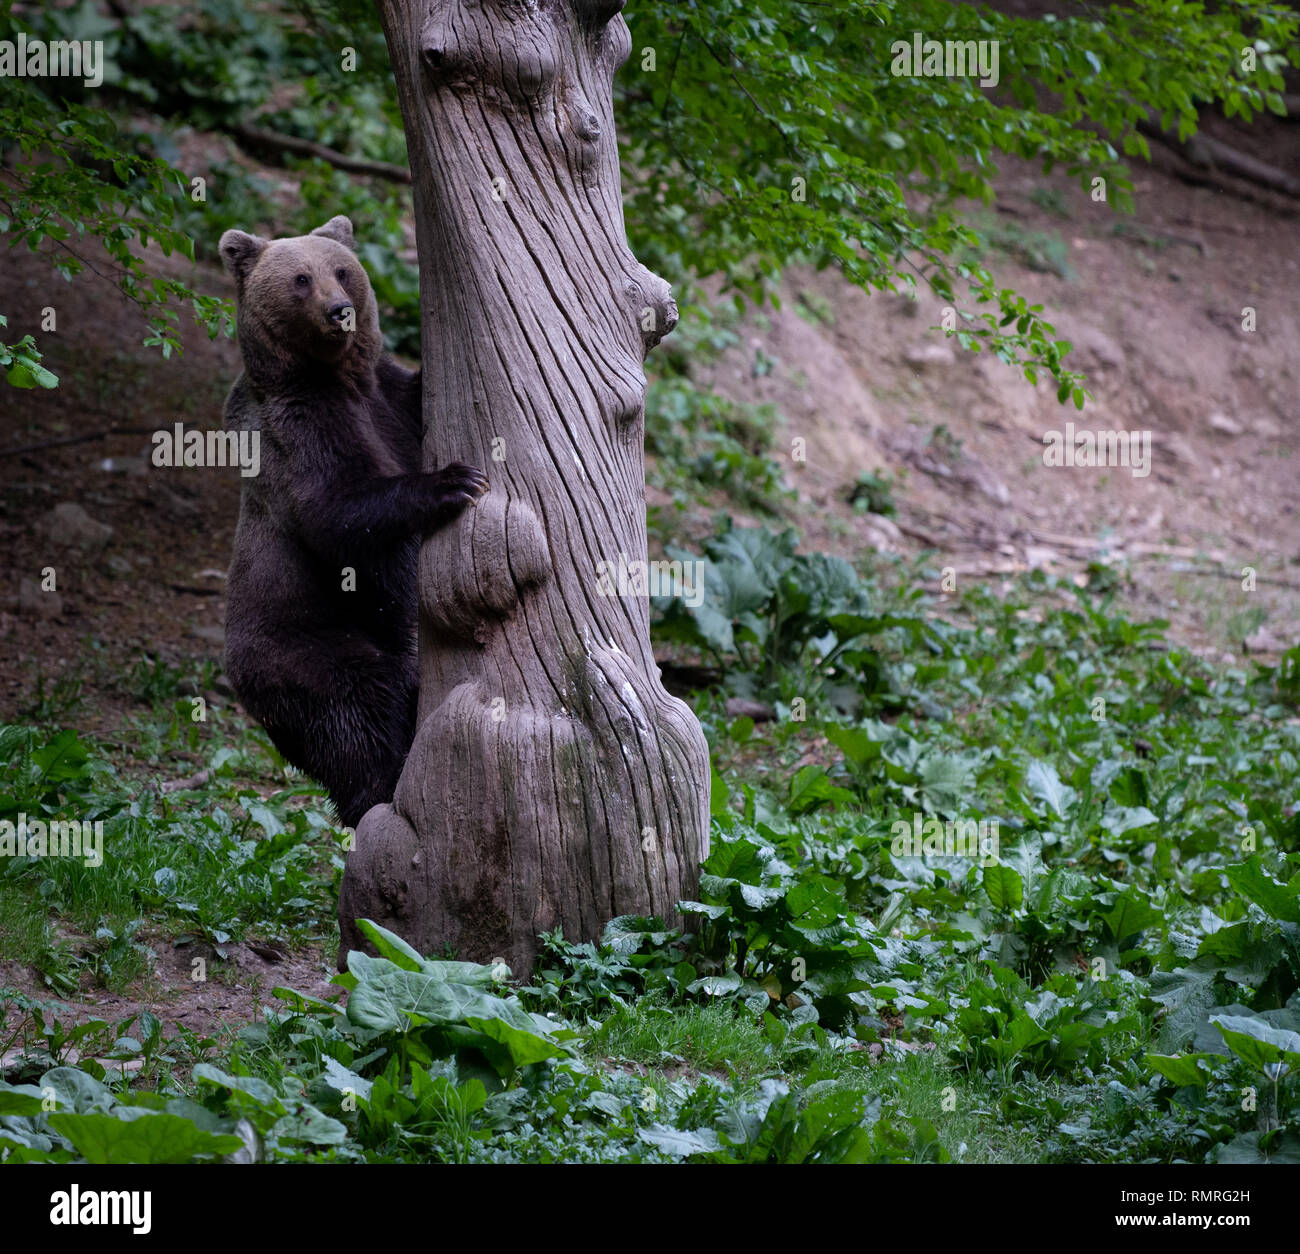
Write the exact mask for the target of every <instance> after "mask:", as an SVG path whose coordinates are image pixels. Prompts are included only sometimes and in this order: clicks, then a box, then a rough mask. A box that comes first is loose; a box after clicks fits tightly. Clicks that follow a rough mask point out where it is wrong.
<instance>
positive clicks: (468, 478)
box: [426, 462, 489, 526]
mask: <svg viewBox="0 0 1300 1254" xmlns="http://www.w3.org/2000/svg"><path fill="white" fill-rule="evenodd" d="M426 480H427V482H428V484H429V486H430V488H432V490H433V499H434V510H435V513H436V518H435V525H437V526H441V525H442V524H443V523H447V522H450V521H451V520H452V519H453V518H456V517H458V516H459V515H460V513H461V512H462V511H463V510H464V509H465V507H466V506H467V505H473V504H474V503H475V502H476V501H477V500H478V499H479V497H481V496H482V495H483V494H484V493H485V492H487V490H488V486H489V485H488V480H487V475H485V474H484V473H483V472H482V471H481V470H479V468H478V467H477V466H466V465H464V464H463V463H461V462H452V464H451V465H450V466H444V467H443V468H442V469H441V470H435V471H431V472H430V473H429V474H428V475H427V476H426Z"/></svg>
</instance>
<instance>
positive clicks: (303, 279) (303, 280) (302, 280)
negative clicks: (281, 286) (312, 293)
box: [294, 274, 311, 287]
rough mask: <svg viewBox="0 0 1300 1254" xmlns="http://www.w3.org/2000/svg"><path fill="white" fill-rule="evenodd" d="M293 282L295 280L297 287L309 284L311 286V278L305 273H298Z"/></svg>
mask: <svg viewBox="0 0 1300 1254" xmlns="http://www.w3.org/2000/svg"><path fill="white" fill-rule="evenodd" d="M294 282H295V283H296V284H297V285H298V286H299V287H310V286H311V279H310V278H309V277H308V276H307V275H305V274H300V275H298V277H297V278H296V279H294Z"/></svg>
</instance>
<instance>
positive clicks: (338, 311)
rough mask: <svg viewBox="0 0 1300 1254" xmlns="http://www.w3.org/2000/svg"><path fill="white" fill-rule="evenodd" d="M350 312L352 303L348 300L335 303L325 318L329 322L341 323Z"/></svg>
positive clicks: (326, 312) (327, 311)
mask: <svg viewBox="0 0 1300 1254" xmlns="http://www.w3.org/2000/svg"><path fill="white" fill-rule="evenodd" d="M351 312H352V302H351V301H350V300H340V301H335V302H334V304H332V305H331V306H330V307H329V308H328V309H327V310H326V311H325V316H326V317H327V318H328V319H329V320H330V321H331V322H342V321H343V319H344V318H346V317H347V315H348V314H350V313H351Z"/></svg>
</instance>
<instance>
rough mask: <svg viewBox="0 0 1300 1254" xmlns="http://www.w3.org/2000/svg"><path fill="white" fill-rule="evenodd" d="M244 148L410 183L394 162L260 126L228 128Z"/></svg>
mask: <svg viewBox="0 0 1300 1254" xmlns="http://www.w3.org/2000/svg"><path fill="white" fill-rule="evenodd" d="M226 130H227V133H228V134H230V135H232V136H234V138H235V139H236V140H237V141H238V142H239V144H240V146H241V147H243V148H248V149H250V150H253V151H257V150H261V151H263V152H265V151H267V150H270V151H273V152H280V153H284V152H291V153H293V154H294V155H295V156H299V157H319V158H320V160H322V161H328V162H329V164H330V165H332V166H334V167H336V168H337V169H339V170H346V171H348V173H350V174H369V175H373V176H374V177H375V178H381V179H387V180H388V181H389V182H390V183H410V181H411V172H410V170H408V169H407V168H406V166H404V165H394V164H393V163H392V162H391V161H370V160H367V159H366V158H365V157H349V156H348V154H347V153H345V152H339V151H338V149H336V148H330V147H328V146H326V145H325V144H318V143H316V142H315V141H314V140H310V139H301V138H299V137H298V136H297V135H285V134H283V133H281V132H280V131H268V130H265V129H263V128H262V127H260V126H247V125H244V124H242V123H241V124H240V125H237V126H231V127H227V128H226Z"/></svg>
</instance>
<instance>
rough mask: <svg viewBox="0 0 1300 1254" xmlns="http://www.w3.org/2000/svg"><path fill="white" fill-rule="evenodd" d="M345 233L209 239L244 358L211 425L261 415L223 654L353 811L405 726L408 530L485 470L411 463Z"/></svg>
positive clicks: (305, 765) (301, 763) (401, 403)
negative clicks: (224, 277)
mask: <svg viewBox="0 0 1300 1254" xmlns="http://www.w3.org/2000/svg"><path fill="white" fill-rule="evenodd" d="M352 247H353V245H352V224H351V222H349V221H348V219H347V218H342V217H338V218H333V219H331V220H330V221H329V222H328V223H326V224H325V225H324V226H322V227H320V228H318V229H317V230H315V231H313V232H312V233H311V234H310V235H304V236H299V237H297V238H294V239H281V240H272V241H267V240H264V239H259V238H258V237H257V236H253V235H246V234H245V233H244V232H242V231H227V232H226V233H225V234H224V235H223V236H222V237H221V245H220V251H221V256H222V260H223V261H224V262H225V265H226V268H227V269H228V270H229V271H230V272H231V273H232V274H233V275H234V276H235V282H236V289H237V297H238V300H237V307H238V324H239V343H240V350H241V352H242V354H243V358H244V373H243V374H242V375H241V376H240V378H239V379H238V381H237V382H236V383H235V385H234V387H233V388H232V389H231V391H230V395H229V397H228V398H227V400H226V408H225V422H226V427H227V429H229V430H242V429H252V430H258V431H260V432H261V435H260V441H261V450H260V454H261V472H260V474H259V475H257V476H255V477H252V478H247V479H245V480H244V489H243V496H242V500H241V503H240V512H239V527H238V530H237V532H236V535H235V551H234V557H233V559H232V561H231V565H230V576H229V583H228V593H229V600H228V609H227V616H226V669H227V673H228V674H229V676H230V680H231V683H232V684H233V686H234V689H235V691H236V692H237V693H238V695H239V699H240V700H241V701H242V702H243V704H244V706H245V708H246V709H247V710H248V712H249V713H250V714H252V715H253V716H254V717H255V718H257V719H259V720H260V721H261V723H262V725H263V726H264V727H265V728H266V730H267V733H268V734H269V735H270V737H271V740H272V742H273V743H274V744H275V746H276V748H277V749H279V751H280V752H281V753H282V754H283V755H284V756H285V757H286V758H287V759H288V760H289V761H290V762H292V763H293V764H294V765H295V766H298V767H300V768H301V769H302V770H304V771H306V772H307V773H308V774H310V775H313V776H314V777H315V778H316V779H318V780H320V782H321V783H322V784H324V785H325V786H326V788H328V789H329V793H330V797H331V798H332V799H333V801H334V804H335V806H336V807H337V809H338V812H339V816H340V818H341V819H342V821H343V822H344V823H345V824H348V825H350V826H355V825H356V824H357V823H358V822H359V821H360V819H361V816H362V815H363V814H364V813H365V812H366V811H367V810H368V809H369V808H370V807H371V806H372V805H376V804H378V803H379V802H383V801H387V800H389V799H391V797H392V795H393V787H394V785H395V784H396V782H397V777H398V774H399V773H400V771H401V768H402V763H403V761H404V760H405V758H406V753H407V750H408V749H409V748H410V745H411V739H412V736H413V735H414V731H415V703H416V689H417V678H416V554H417V550H418V547H419V542H420V538H421V537H422V536H423V535H427V534H428V533H429V532H431V531H433V530H436V529H437V528H439V527H442V526H445V525H446V524H447V523H449V522H451V521H453V520H454V519H455V518H456V517H457V516H458V515H459V514H460V513H461V511H462V510H463V509H464V508H465V507H466V506H467V505H468V504H470V503H471V502H473V501H475V500H476V499H477V498H478V496H479V495H481V494H482V493H483V492H484V491H486V489H487V481H486V479H485V478H484V477H483V475H482V474H481V473H480V472H479V471H478V470H475V469H474V468H472V467H469V466H463V465H460V464H455V465H451V466H447V467H446V468H444V469H442V470H438V471H433V472H424V471H422V470H421V469H420V466H421V416H420V378H419V375H418V374H413V373H412V372H411V371H409V370H406V369H405V368H404V367H402V366H400V365H398V364H397V363H396V362H394V361H392V360H391V359H390V358H387V357H385V356H384V355H383V339H382V336H381V335H380V331H379V316H378V311H377V309H376V307H375V300H374V295H373V293H372V292H371V289H370V282H369V279H368V278H367V277H366V273H365V271H364V270H363V269H362V267H361V265H360V263H359V262H358V261H357V259H356V257H355V256H354V254H353V251H352ZM304 279H305V280H306V282H304V281H303V280H304ZM348 310H351V313H352V317H353V319H354V325H353V327H352V329H347V328H348V313H347V311H348ZM347 568H351V569H352V570H354V571H355V584H356V588H355V591H344V588H343V585H344V572H345V569H347Z"/></svg>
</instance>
